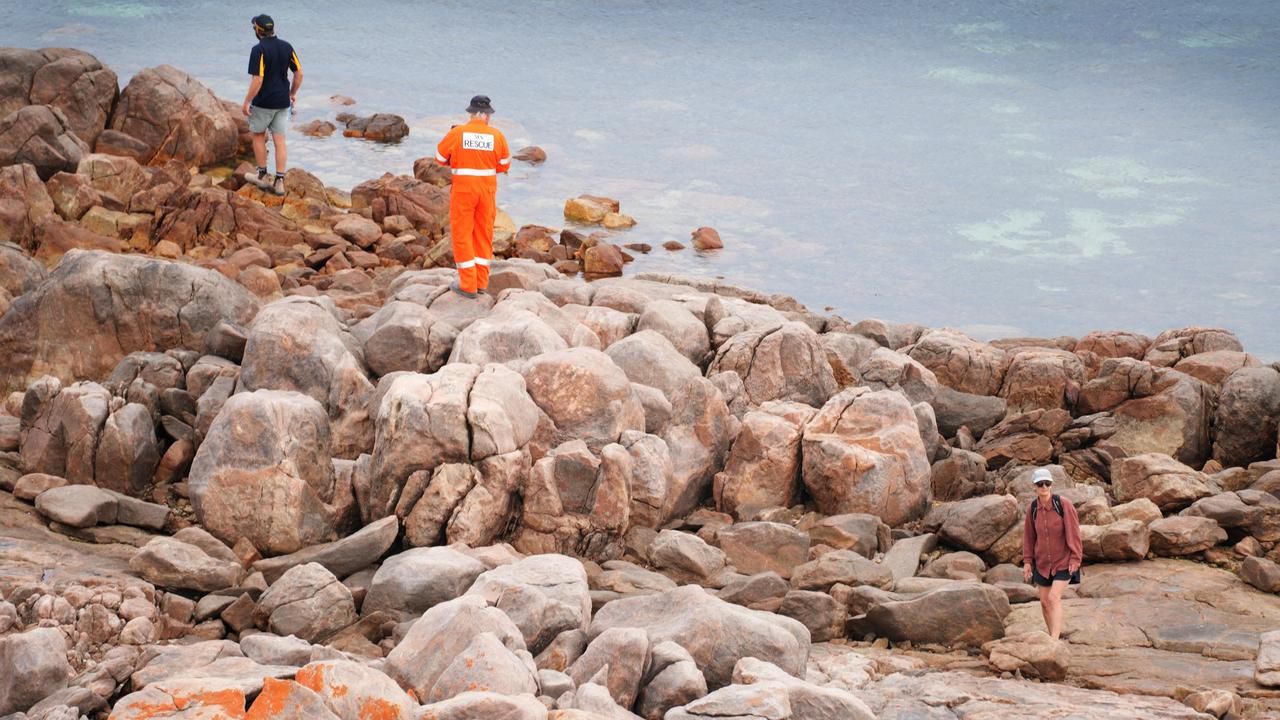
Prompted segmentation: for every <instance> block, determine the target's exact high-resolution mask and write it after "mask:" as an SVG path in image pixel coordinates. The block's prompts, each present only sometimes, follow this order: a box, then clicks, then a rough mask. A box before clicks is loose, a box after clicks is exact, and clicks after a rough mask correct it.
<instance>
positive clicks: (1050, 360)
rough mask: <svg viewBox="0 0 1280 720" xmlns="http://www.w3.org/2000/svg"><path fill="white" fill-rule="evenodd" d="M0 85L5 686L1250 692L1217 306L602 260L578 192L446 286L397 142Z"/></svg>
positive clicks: (355, 713)
mask: <svg viewBox="0 0 1280 720" xmlns="http://www.w3.org/2000/svg"><path fill="white" fill-rule="evenodd" d="M0 80H3V82H2V83H0V164H3V167H0V369H3V373H0V377H3V383H2V384H3V388H2V389H3V391H4V396H3V397H0V718H5V719H6V720H8V718H22V719H24V720H64V719H70V720H76V719H77V718H82V717H85V718H103V717H110V718H119V719H120V720H141V719H143V718H162V717H163V718H190V719H192V720H194V719H195V718H268V717H270V718H340V719H341V720H367V719H369V718H376V719H383V718H422V719H423V720H426V719H431V720H445V719H454V720H461V719H464V718H504V719H506V718H510V719H511V720H516V719H519V720H524V719H526V718H529V719H532V720H544V719H547V720H588V719H592V718H604V719H613V718H635V717H641V718H646V719H647V720H652V719H654V718H667V719H668V720H690V719H692V718H751V719H753V720H754V719H757V718H759V719H767V720H786V719H788V718H792V719H794V720H826V719H832V720H834V719H836V718H842V719H843V718H860V719H863V718H878V719H879V720H898V719H903V718H927V719H930V720H932V719H934V718H938V719H939V720H945V719H958V718H979V717H993V718H994V717H998V718H1021V717H1025V718H1040V717H1080V716H1087V717H1091V718H1117V719H1119V718H1125V719H1129V718H1162V719H1163V718H1209V717H1218V718H1222V717H1241V718H1244V717H1249V718H1254V717H1256V718H1263V717H1280V633H1277V631H1276V629H1277V628H1280V597H1278V596H1277V593H1278V592H1280V564H1277V563H1278V562H1280V460H1277V459H1276V456H1277V445H1278V443H1280V436H1278V431H1277V426H1278V425H1280V368H1277V367H1276V366H1275V365H1270V366H1268V365H1264V364H1262V363H1261V362H1259V361H1258V360H1257V358H1255V357H1254V356H1252V355H1250V354H1249V353H1247V352H1245V350H1244V348H1243V347H1242V346H1241V344H1240V342H1239V340H1238V338H1236V336H1235V335H1234V334H1233V333H1231V332H1230V331H1229V330H1226V329H1221V328H1203V327H1190V328H1179V329H1173V330H1169V331H1167V332H1164V333H1160V334H1159V335H1157V336H1156V337H1147V336H1144V335H1141V334H1137V333H1130V332H1121V331H1098V332H1093V333H1089V334H1087V335H1085V336H1083V337H1079V338H1075V337H1057V338H1022V339H1010V340H1000V341H995V342H990V343H986V342H979V341H976V340H973V339H971V338H968V337H966V336H965V335H963V334H961V333H959V332H956V331H954V330H949V329H945V328H926V327H921V326H918V325H911V324H906V323H892V322H885V321H880V320H874V319H863V320H859V321H856V322H854V321H850V320H846V319H844V318H840V317H836V316H832V315H827V314H823V313H816V312H812V311H810V310H808V309H807V308H805V307H803V306H802V305H801V304H800V303H798V302H797V301H795V300H794V299H792V298H789V297H785V296H777V295H764V294H761V293H758V292H754V291H752V290H749V289H745V288H739V287H735V286H732V285H728V284H723V283H718V282H715V281H708V280H704V279H698V278H688V277H681V276H672V275H659V274H638V275H634V276H630V277H619V276H620V275H621V273H622V271H623V267H624V264H625V262H626V259H627V255H626V250H625V249H624V246H623V245H620V244H615V243H614V242H611V240H612V239H613V238H616V237H617V236H616V235H613V234H610V233H609V232H607V231H602V232H598V233H595V232H591V231H590V230H587V231H583V230H582V229H581V227H582V225H583V224H587V223H601V224H602V225H604V226H605V227H606V228H608V229H611V230H616V229H620V228H625V227H628V226H629V224H630V223H628V222H627V221H629V220H630V218H628V217H627V216H625V215H622V213H621V212H620V210H621V209H620V206H619V204H618V203H617V202H616V201H612V200H610V199H608V198H599V197H593V196H583V197H580V198H574V199H571V200H570V201H569V202H567V203H566V208H565V214H566V219H567V220H569V221H571V222H574V223H578V224H577V225H575V227H576V228H578V229H575V227H569V228H565V229H556V228H548V227H542V226H532V225H529V226H524V227H521V228H517V227H515V225H514V223H510V220H509V218H507V219H505V220H504V225H503V228H502V229H504V230H505V232H504V233H503V234H502V235H501V237H500V242H499V243H498V249H499V254H500V255H501V256H502V257H504V258H506V259H504V260H499V261H496V262H495V263H494V266H493V270H492V276H491V294H489V295H485V296H481V297H480V298H479V299H477V300H466V299H464V298H461V297H459V296H457V295H455V294H452V293H450V292H449V291H448V290H447V283H448V282H449V281H450V280H451V279H452V277H453V275H454V271H453V270H452V269H451V268H452V258H451V256H450V254H449V243H448V238H447V227H446V226H447V215H448V212H447V210H448V189H447V178H446V177H441V176H439V175H438V174H437V173H434V172H433V171H432V170H431V169H430V167H429V165H430V164H429V163H421V164H420V166H419V167H415V168H414V174H413V175H403V176H396V175H385V176H383V177H381V178H377V179H374V180H370V181H368V182H365V183H362V184H360V185H358V186H357V187H355V188H353V189H352V190H351V191H350V192H349V193H348V192H345V191H343V190H340V189H336V188H330V187H325V186H324V184H323V183H322V182H320V181H319V180H318V179H317V178H315V177H314V176H312V175H310V174H308V173H306V172H305V171H302V170H291V171H290V172H289V175H288V177H287V178H286V186H287V194H286V195H285V196H284V197H283V198H277V197H274V196H267V195H264V194H262V193H261V192H260V191H258V190H256V189H254V188H252V187H240V186H239V184H238V183H237V181H236V180H235V177H236V175H237V173H232V172H230V169H231V168H232V167H234V166H235V165H236V164H237V163H238V162H239V161H238V159H237V153H238V152H239V151H240V150H242V149H243V142H244V137H243V136H244V132H245V128H243V127H240V126H239V125H240V123H238V122H237V120H236V118H235V116H234V114H233V113H232V112H230V111H229V110H228V108H227V107H226V104H225V103H224V102H223V101H221V100H218V99H217V98H216V97H215V96H213V94H212V93H210V92H209V91H208V90H207V89H206V88H203V86H201V85H200V84H199V83H198V82H197V81H195V80H194V79H192V78H190V77H189V76H186V75H185V74H183V73H181V71H178V70H176V69H174V68H167V67H161V68H155V69H151V70H144V71H142V72H140V73H138V74H137V75H136V76H135V77H134V78H133V79H132V80H131V81H130V82H129V84H128V85H127V86H126V87H125V88H124V89H123V91H121V90H120V89H119V88H118V86H117V83H116V77H115V75H114V73H112V72H111V71H110V70H109V69H107V68H105V67H103V66H102V65H101V63H99V62H98V61H97V60H96V59H94V58H92V57H91V56H88V55H86V54H84V53H79V52H77V51H70V50H43V51H30V50H18V49H12V48H8V49H0ZM90 148H92V149H93V150H94V152H90ZM529 157H530V158H531V159H532V160H534V161H542V160H544V159H545V155H541V156H539V155H538V154H537V153H532V152H531V153H529ZM631 222H634V221H631ZM589 227H590V226H589ZM691 244H692V245H693V246H694V248H695V250H697V251H711V250H714V249H715V248H716V247H717V246H719V245H720V239H719V237H718V235H717V234H716V233H715V231H714V230H712V229H710V228H699V229H698V230H696V231H694V232H693V234H692V240H691ZM635 249H636V250H638V251H644V249H641V248H639V247H637V248H635ZM584 275H585V277H584ZM1036 467H1048V468H1049V469H1050V471H1051V472H1052V473H1053V474H1054V476H1055V478H1056V480H1057V488H1058V492H1060V493H1061V494H1063V495H1064V496H1066V497H1068V498H1070V499H1071V501H1072V502H1073V503H1074V504H1075V505H1076V507H1077V508H1078V509H1079V513H1080V516H1081V521H1082V523H1083V526H1082V537H1083V541H1084V548H1085V555H1086V565H1085V568H1084V582H1083V584H1082V585H1080V586H1079V587H1078V588H1073V589H1072V590H1070V591H1069V593H1068V596H1067V600H1066V602H1065V605H1066V630H1065V633H1064V639H1065V642H1062V643H1055V642H1053V641H1051V640H1050V639H1049V637H1048V636H1047V635H1045V634H1044V633H1043V631H1042V630H1043V624H1042V621H1041V619H1040V610H1039V606H1038V603H1037V602H1036V594H1035V592H1034V589H1033V588H1032V587H1031V586H1029V585H1026V584H1024V583H1023V582H1022V580H1021V570H1020V569H1019V568H1018V567H1017V563H1018V562H1019V558H1020V553H1021V538H1022V522H1023V514H1024V511H1025V508H1026V507H1027V504H1028V503H1029V501H1030V499H1031V497H1032V495H1033V492H1032V487H1031V484H1030V479H1029V478H1030V474H1031V471H1032V470H1033V469H1034V468H1036Z"/></svg>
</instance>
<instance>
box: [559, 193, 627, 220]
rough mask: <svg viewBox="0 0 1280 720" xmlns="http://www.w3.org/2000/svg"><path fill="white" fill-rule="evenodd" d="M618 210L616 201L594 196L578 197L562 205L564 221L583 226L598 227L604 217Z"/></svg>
mask: <svg viewBox="0 0 1280 720" xmlns="http://www.w3.org/2000/svg"><path fill="white" fill-rule="evenodd" d="M619 209H620V206H619V203H618V201H617V200H613V199H610V198H606V197H598V196H595V195H579V196H578V197H576V198H570V199H569V200H566V201H565V203H564V219H565V220H568V221H569V222H574V223H580V224H583V225H599V224H600V223H602V222H604V216H605V215H607V214H609V213H611V212H618V211H619Z"/></svg>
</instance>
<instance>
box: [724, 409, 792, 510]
mask: <svg viewBox="0 0 1280 720" xmlns="http://www.w3.org/2000/svg"><path fill="white" fill-rule="evenodd" d="M815 413H816V411H815V410H814V409H813V408H812V407H809V406H808V405H805V404H803V403H789V402H767V403H764V404H763V405H761V406H760V408H759V409H758V410H753V411H751V412H748V413H747V414H746V415H745V416H743V418H742V427H741V429H740V430H739V431H738V436H737V437H736V438H734V441H733V446H732V448H731V449H730V450H729V457H728V460H727V461H726V462H725V466H724V470H723V471H722V472H720V473H718V474H717V475H716V476H715V482H714V485H713V491H712V496H713V498H714V500H715V502H716V507H717V509H719V510H721V511H723V512H727V513H730V514H732V515H734V516H736V517H738V518H739V519H743V518H745V517H747V516H749V515H750V514H751V513H753V512H754V511H756V510H759V509H763V508H768V507H788V506H790V505H791V502H792V500H793V499H795V497H796V495H797V493H799V491H800V469H801V463H800V441H801V439H802V438H803V437H804V427H805V425H806V424H808V422H809V421H810V420H812V419H813V416H814V414H815Z"/></svg>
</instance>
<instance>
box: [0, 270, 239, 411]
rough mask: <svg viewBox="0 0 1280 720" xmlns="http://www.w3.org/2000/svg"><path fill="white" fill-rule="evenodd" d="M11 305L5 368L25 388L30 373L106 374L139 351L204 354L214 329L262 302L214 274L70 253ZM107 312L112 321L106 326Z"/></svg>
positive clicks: (3, 330)
mask: <svg viewBox="0 0 1280 720" xmlns="http://www.w3.org/2000/svg"><path fill="white" fill-rule="evenodd" d="M103 302H106V303H108V304H107V305H106V306H103V305H102V304H101V303H103ZM14 307H17V308H21V312H15V313H8V314H6V315H5V316H4V317H3V318H0V365H2V366H3V367H5V368H7V369H9V373H8V374H7V386H6V387H7V389H9V390H25V389H26V386H27V384H28V382H29V380H30V379H34V377H32V375H33V374H35V375H44V374H51V375H55V376H58V377H61V378H66V379H74V378H83V377H106V376H107V375H108V374H109V373H110V372H111V370H112V369H113V368H114V367H115V366H116V364H117V363H118V362H119V361H120V359H121V358H123V357H124V356H125V355H128V354H129V353H131V352H134V351H137V350H167V349H170V348H185V349H192V350H202V349H203V344H204V336H205V334H206V333H207V332H208V330H209V329H210V328H212V327H213V326H214V325H216V324H217V323H218V322H220V321H223V320H227V321H231V322H237V323H247V322H248V320H249V319H250V318H252V317H253V314H254V313H255V312H257V300H255V299H254V298H253V297H252V296H251V295H250V294H249V293H248V291H246V290H245V289H244V288H241V287H240V286H239V285H236V284H235V283H234V282H232V281H231V280H229V279H227V278H226V277H224V276H223V275H221V274H219V273H217V272H214V271H211V270H205V269H202V268H197V267H193V266H190V265H185V264H180V263H169V262H166V261H160V260H154V259H151V258H145V257H142V256H124V255H111V254H107V253H102V252H82V251H72V252H70V253H68V254H67V255H66V256H64V257H63V259H62V261H61V262H60V263H59V264H58V267H57V268H56V269H55V270H54V271H53V273H52V274H51V275H50V277H49V280H48V281H47V282H46V283H44V284H43V285H41V286H40V288H39V289H38V290H36V291H35V292H32V293H28V294H27V295H24V296H23V297H22V298H20V299H19V300H18V301H17V302H16V303H15V306H14ZM102 313H106V314H107V315H108V316H110V317H112V318H114V320H113V322H112V323H110V324H108V325H103V324H102V322H101V321H100V319H99V318H100V317H102ZM55 349H56V351H55Z"/></svg>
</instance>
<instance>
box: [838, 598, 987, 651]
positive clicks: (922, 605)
mask: <svg viewBox="0 0 1280 720" xmlns="http://www.w3.org/2000/svg"><path fill="white" fill-rule="evenodd" d="M1009 610H1010V608H1009V598H1008V596H1006V595H1005V593H1004V591H1003V590H1001V589H1000V588H997V587H995V586H994V585H988V584H985V583H975V582H958V583H952V584H948V585H946V586H944V587H941V588H938V589H936V590H930V591H929V592H926V593H924V594H923V595H919V596H916V597H913V598H909V599H907V600H894V601H890V602H884V603H881V604H879V605H876V606H874V607H872V608H871V609H870V610H869V611H867V614H866V616H865V617H863V618H856V619H854V620H852V621H851V623H853V624H854V625H856V626H857V627H858V629H859V630H862V631H866V632H873V633H875V634H876V635H877V636H880V637H887V638H889V639H890V640H893V641H897V642H900V641H904V640H910V641H911V642H916V643H937V644H939V645H947V646H952V647H978V646H981V645H982V644H983V643H986V642H989V641H991V640H997V639H999V638H1002V637H1004V618H1005V616H1006V615H1008V614H1009Z"/></svg>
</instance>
